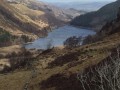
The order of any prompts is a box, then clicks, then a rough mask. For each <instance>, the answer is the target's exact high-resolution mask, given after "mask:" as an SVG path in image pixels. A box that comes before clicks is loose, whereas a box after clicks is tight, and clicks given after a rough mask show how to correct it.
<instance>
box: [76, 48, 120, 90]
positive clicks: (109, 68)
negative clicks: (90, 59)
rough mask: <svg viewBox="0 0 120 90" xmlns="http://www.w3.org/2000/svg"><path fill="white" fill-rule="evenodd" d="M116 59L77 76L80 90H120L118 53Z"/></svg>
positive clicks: (112, 57) (119, 57) (119, 59)
mask: <svg viewBox="0 0 120 90" xmlns="http://www.w3.org/2000/svg"><path fill="white" fill-rule="evenodd" d="M119 52H120V51H119V49H117V55H116V57H114V56H110V58H111V59H110V60H107V61H104V62H103V63H102V64H100V65H97V66H95V67H94V68H90V69H89V70H88V71H87V72H83V73H81V74H78V75H77V78H78V79H79V81H80V84H81V90H120V56H119V55H120V53H119Z"/></svg>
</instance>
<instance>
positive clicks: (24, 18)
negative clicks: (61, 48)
mask: <svg viewBox="0 0 120 90" xmlns="http://www.w3.org/2000/svg"><path fill="white" fill-rule="evenodd" d="M63 11H64V10H61V9H60V8H57V7H55V6H53V5H49V4H45V3H43V2H40V1H37V0H1V1H0V21H1V22H0V28H2V29H3V30H5V31H7V32H9V33H10V34H11V35H15V36H18V37H19V36H21V35H26V36H28V37H30V38H32V39H35V38H38V37H43V36H46V35H47V32H48V30H50V29H51V27H59V26H62V25H65V24H66V23H67V22H68V21H70V20H71V17H73V16H71V15H70V13H69V12H68V13H67V14H65V13H64V12H65V11H64V12H63Z"/></svg>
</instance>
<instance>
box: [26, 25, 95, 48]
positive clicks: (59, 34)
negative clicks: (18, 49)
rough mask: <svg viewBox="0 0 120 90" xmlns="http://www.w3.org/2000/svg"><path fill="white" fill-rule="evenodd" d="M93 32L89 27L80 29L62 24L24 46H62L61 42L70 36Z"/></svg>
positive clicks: (83, 35)
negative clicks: (45, 35)
mask: <svg viewBox="0 0 120 90" xmlns="http://www.w3.org/2000/svg"><path fill="white" fill-rule="evenodd" d="M93 34H95V32H94V31H92V30H89V29H82V28H77V27H73V26H68V25H67V26H63V27H60V28H58V29H55V30H53V31H52V32H50V33H49V34H48V36H47V37H44V38H39V39H37V40H35V41H34V42H33V43H32V44H28V45H26V46H25V47H26V48H27V49H34V48H36V49H46V48H47V47H48V46H51V45H52V46H54V47H57V46H62V45H63V42H64V41H65V40H66V39H67V38H69V37H72V36H77V37H79V36H82V37H85V36H88V35H93Z"/></svg>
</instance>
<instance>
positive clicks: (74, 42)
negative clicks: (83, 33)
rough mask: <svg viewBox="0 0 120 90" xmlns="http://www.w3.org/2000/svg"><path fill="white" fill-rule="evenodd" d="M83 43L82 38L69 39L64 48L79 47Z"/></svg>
mask: <svg viewBox="0 0 120 90" xmlns="http://www.w3.org/2000/svg"><path fill="white" fill-rule="evenodd" d="M81 41H82V37H76V36H73V37H70V38H68V39H67V40H66V41H65V42H64V46H65V47H68V48H73V47H77V46H79V45H80V43H81Z"/></svg>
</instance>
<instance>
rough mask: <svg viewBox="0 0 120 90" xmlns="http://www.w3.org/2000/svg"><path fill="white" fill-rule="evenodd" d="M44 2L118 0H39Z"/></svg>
mask: <svg viewBox="0 0 120 90" xmlns="http://www.w3.org/2000/svg"><path fill="white" fill-rule="evenodd" d="M39 1H44V2H100V1H116V0H39Z"/></svg>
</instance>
